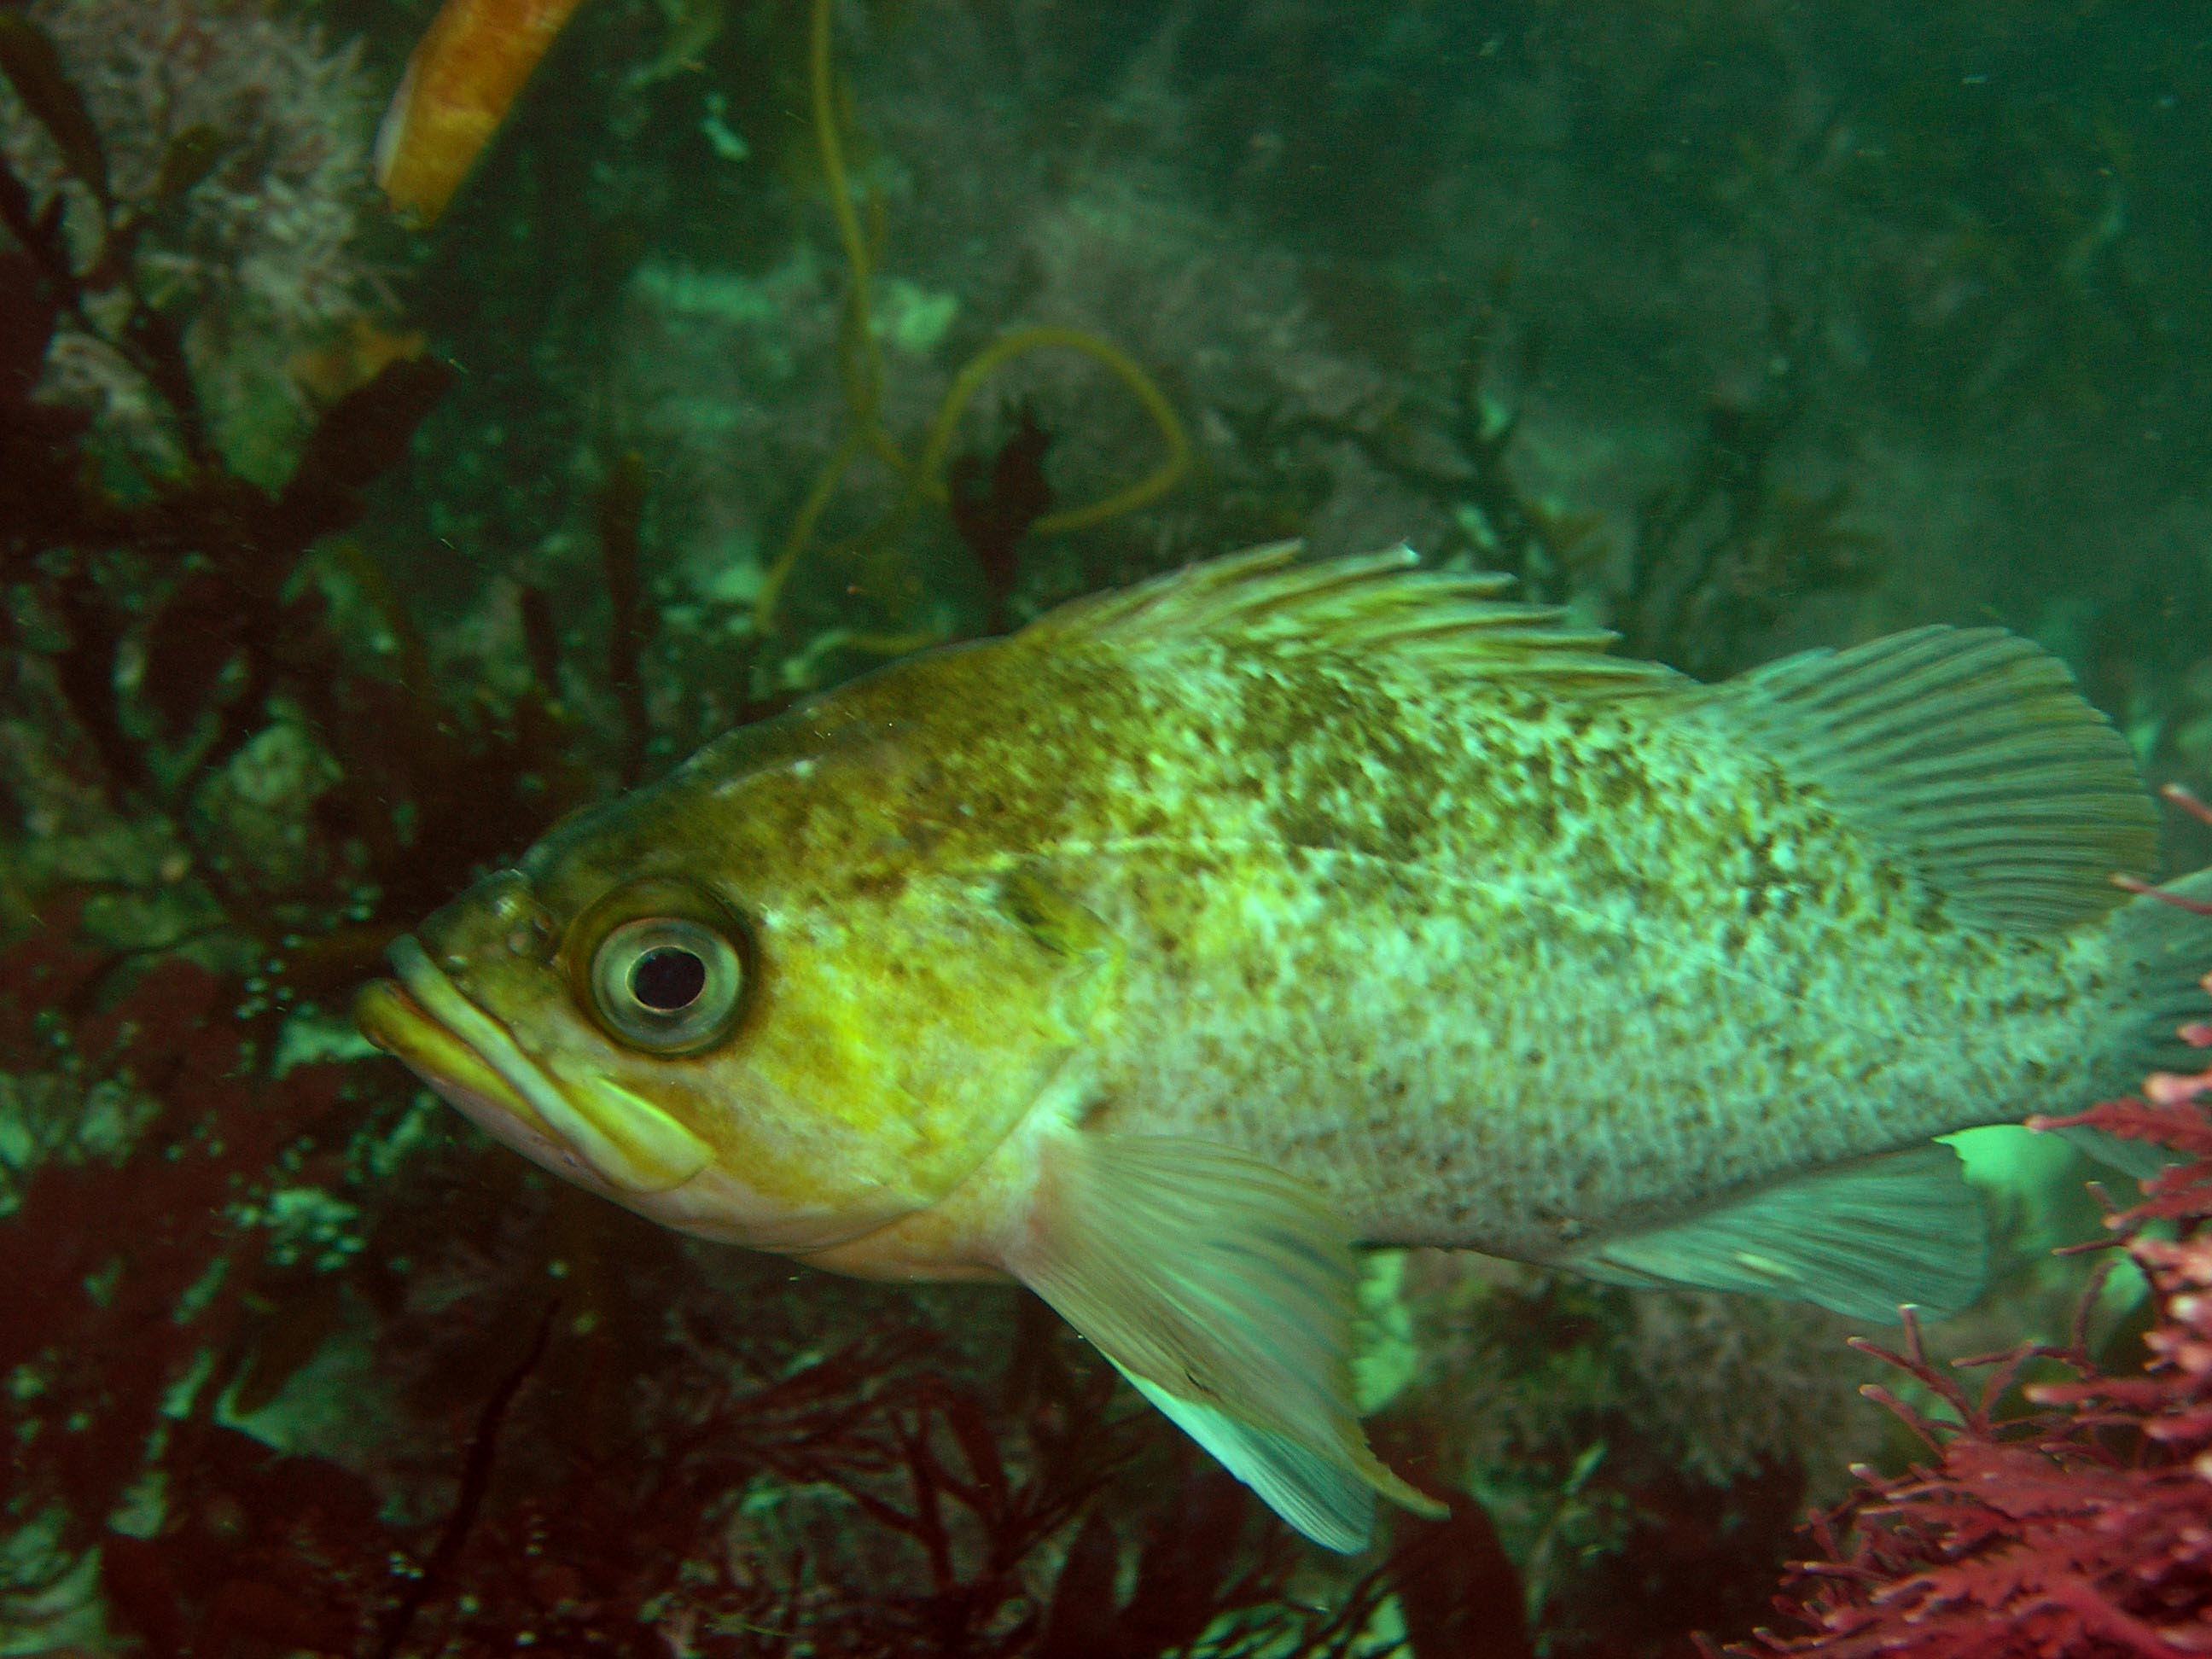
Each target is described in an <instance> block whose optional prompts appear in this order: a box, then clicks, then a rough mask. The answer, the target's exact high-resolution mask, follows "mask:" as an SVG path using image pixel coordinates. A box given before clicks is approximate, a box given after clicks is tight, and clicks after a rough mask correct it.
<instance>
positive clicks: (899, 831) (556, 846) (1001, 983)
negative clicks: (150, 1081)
mask: <svg viewBox="0 0 2212 1659" xmlns="http://www.w3.org/2000/svg"><path fill="white" fill-rule="evenodd" d="M774 724H776V725H782V724H783V723H782V722H778V723H774ZM802 724H803V723H802ZM807 735H808V734H807V733H806V732H805V731H804V730H801V731H799V732H793V730H791V729H790V728H789V727H788V726H786V727H785V729H783V730H782V731H781V732H776V731H770V732H767V733H765V734H763V733H761V732H759V731H758V730H757V728H749V729H748V732H746V733H739V734H736V737H735V738H733V739H725V740H723V742H722V743H720V744H716V745H711V746H710V747H709V748H708V750H704V751H702V754H701V755H699V756H698V757H695V758H694V760H693V761H692V762H691V763H689V764H687V766H686V767H684V769H680V770H679V771H678V773H677V774H675V775H672V776H671V778H669V779H668V780H665V781H664V782H662V783H661V784H659V785H656V786H653V787H648V788H646V789H643V790H640V791H637V792H635V793H633V794H631V795H629V796H628V797H626V798H624V799H622V800H620V801H617V802H616V803H615V804H613V805H611V806H609V807H606V808H603V809H601V810H600V811H598V812H596V813H593V814H591V815H588V816H586V817H582V818H580V819H579V820H576V821H574V822H573V823H569V824H568V825H566V826H563V827H561V828H559V829H556V831H555V832H554V833H553V834H552V835H550V836H548V837H547V838H546V839H545V840H544V842H541V843H540V844H539V845H538V846H537V847H536V848H532V850H531V852H530V853H529V854H526V856H525V857H524V858H523V859H522V860H520V863H519V864H518V865H517V866H515V867H514V868H512V869H507V870H502V871H501V872H497V873H496V874H494V875H492V876H490V877H489V878H487V879H485V880H483V881H482V882H481V883H479V884H477V886H476V887H475V888H474V889H472V890H470V891H469V892H467V893H466V894H465V895H464V896H462V897H460V898H459V899H458V900H456V901H455V902H453V903H452V904H449V905H448V906H447V907H446V908H444V909H442V910H440V911H439V912H437V913H436V914H435V915H432V916H431V917H430V918H429V919H428V921H425V922H423V923H422V926H421V927H419V928H418V929H417V930H416V933H415V934H414V935H412V936H411V937H410V938H406V939H401V940H400V941H399V942H398V944H397V945H394V946H393V948H392V953H391V959H392V968H393V975H392V978H391V979H388V980H383V981H377V982H376V983H374V984H373V985H371V986H369V987H367V988H366V989H365V990H364V991H363V992H362V994H361V996H360V999H359V1000H358V1002H357V1004H356V1019H357V1021H358V1023H359V1024H360V1026H361V1028H362V1030H363V1031H364V1032H365V1033H366V1034H367V1035H368V1036H369V1038H370V1039H371V1040H372V1041H373V1042H376V1043H377V1044H378V1045H379V1046H380V1047H381V1048H385V1049H386V1050H388V1051H389V1052H391V1053H392V1054H395V1055H397V1056H398V1058H399V1059H401V1060H404V1061H405V1062H406V1063H407V1064H408V1065H409V1066H410V1067H412V1068H413V1069H414V1070H415V1071H416V1073H418V1074H419V1075H420V1076H422V1078H423V1079H425V1080H426V1081H427V1082H428V1083H429V1084H430V1085H431V1086H432V1087H434V1088H435V1089H436V1090H437V1091H439V1092H440V1093H441V1094H442V1095H443V1096H444V1097H446V1098H447V1100H448V1101H450V1102H451V1103H453V1105H455V1106H457V1107H458V1108H459V1109H461V1110H462V1111H463V1112H465V1114H467V1115H469V1116H470V1117H471V1118H472V1119H474V1120H475V1121H477V1123H478V1124H479V1125H481V1126H482V1127H483V1128H485V1129H486V1130H487V1131H489V1133H491V1134H492V1135H494V1136H495V1138H497V1139H500V1140H502V1141H504V1142H505V1143H506V1144H507V1145H508V1146H512V1147H513V1148H514V1149H515V1150H517V1151H519V1152H522V1153H523V1154H524V1155H525V1156H526V1157H529V1158H533V1159H535V1160H536V1161H537V1162H538V1163H539V1164H543V1165H544V1166H545V1167H546V1168H547V1169H549V1170H553V1171H555V1172H556V1173H557V1174H560V1175H562V1176H565V1177H567V1178H568V1179H569V1180H571V1181H573V1182H576V1183H577V1184H578V1185H580V1186H582V1187H585V1188H589V1189H590V1190H592V1191H594V1192H597V1193H599V1194H604V1195H605V1196H607V1197H610V1198H611V1199H614V1200H617V1201H618V1202H620V1203H622V1204H624V1205H626V1206H629V1207H630V1208H632V1209H635V1210H637V1211H639V1212H642V1213H644V1214H646V1215H648V1216H651V1217H653V1218H655V1219H657V1220H659V1221H662V1222H664V1223H665V1224H667V1225H671V1226H674V1227H677V1228H678V1229H681V1230H682V1231H687V1232H691V1233H695V1234H697V1235H700V1236H702V1237H711V1238H717V1239H722V1240H726V1241H729V1242H732V1243H741V1244H745V1245H749V1246H751V1247H754V1248H757V1249H770V1250H778V1251H784V1252H789V1253H793V1254H806V1253H811V1252H816V1251H820V1250H823V1249H830V1248H833V1247H836V1246H840V1245H843V1244H846V1243H849V1242H850V1241H852V1240H854V1239H857V1238H861V1237H865V1236H866V1234H868V1233H870V1232H872V1231H876V1230H878V1229H882V1228H884V1227H887V1226H889V1225H891V1224H893V1223H895V1222H897V1221H899V1220H901V1219H902V1218H905V1217H908V1216H910V1215H912V1214H914V1213H915V1212H918V1211H921V1210H925V1209H928V1208H930V1207H931V1206H934V1205H937V1204H939V1202H940V1201H941V1200H943V1199H945V1197H946V1196H947V1195H948V1194H951V1192H952V1191H953V1190H954V1189H955V1188H958V1187H959V1186H960V1184H961V1183H962V1182H963V1181H965V1180H967V1179H968V1177H969V1176H970V1175H971V1174H973V1173H974V1172H975V1170H977V1169H978V1168H979V1167H980V1166H981V1165H982V1164H983V1163H984V1162H985V1160H986V1159H987V1158H988V1157H989V1156H990V1154H991V1153H992V1152H993V1151H994V1149H995V1148H997V1147H998V1146H999V1145H1000V1143H1001V1142H1002V1141H1003V1140H1005V1139H1006V1137H1007V1135H1008V1134H1009V1133H1011V1132H1012V1129H1013V1128H1014V1127H1015V1126H1016V1125H1017V1124H1018V1122H1020V1121H1021V1120H1022V1119H1023V1118H1024V1116H1025V1115H1028V1114H1030V1113H1031V1112H1033V1111H1035V1110H1036V1109H1037V1108H1038V1107H1039V1106H1040V1104H1042V1103H1045V1102H1046V1101H1048V1099H1050V1098H1051V1097H1053V1096H1054V1093H1055V1091H1061V1090H1064V1089H1066V1088H1067V1087H1069V1086H1071V1085H1070V1084H1069V1077H1070V1073H1071V1066H1070V1061H1071V1060H1072V1059H1073V1058H1074V1057H1075V1056H1077V1055H1078V1054H1079V1052H1080V1051H1081V1050H1082V1048H1083V1047H1084V1043H1085V1035H1086V1032H1087V1030H1089V1028H1090V1027H1091V1024H1094V1023H1095V1020H1096V1018H1097V1015H1098V1011H1099V1009H1100V1007H1101V1002H1102V999H1101V997H1100V995H1099V993H1100V992H1101V991H1102V990H1103V989H1104V988H1105V987H1106V985H1107V983H1108V981H1110V979H1111V977H1112V975H1113V970H1114V967H1115V963H1114V962H1113V960H1112V957H1111V952H1110V951H1103V950H1101V949H1097V948H1092V947H1093V946H1094V945H1096V943H1097V942H1096V941H1095V940H1093V939H1090V938H1088V937H1087V935H1086V934H1085V930H1084V927H1083V926H1082V924H1081V921H1080V918H1081V917H1083V916H1085V915H1087V913H1085V912H1081V911H1080V910H1079V909H1077V910H1070V909H1069V908H1067V907H1066V906H1063V905H1060V904H1059V903H1058V902H1056V899H1055V897H1054V895H1053V894H1051V893H1050V892H1049V891H1048V890H1040V889H1039V888H1038V885H1037V884H1036V883H1035V882H1034V881H1033V880H1030V879H1028V878H1024V876H1023V875H1022V874H1021V872H1011V873H1010V872H1006V871H1004V870H982V871H979V870H978V869H976V868H975V867H974V866H973V863H972V860H971V861H969V863H966V864H963V862H962V861H960V860H940V859H937V858H933V856H932V855H931V848H932V845H933V838H932V837H931V836H927V835H926V834H919V833H917V831H916V825H917V823H921V822H922V821H924V820H926V819H927V817H929V815H930V813H931V812H932V811H935V810H936V809H935V808H934V807H933V806H931V805H929V804H928V803H927V801H924V800H921V799H916V797H915V788H916V787H917V786H916V785H915V781H914V780H915V778H916V777H917V776H921V777H924V778H926V777H927V775H929V774H930V773H931V771H932V769H931V768H930V767H929V766H928V765H927V763H926V760H925V761H918V760H917V758H916V756H915V753H914V751H913V748H912V745H911V744H910V743H908V741H907V740H906V739H904V738H902V737H901V736H899V735H898V734H897V733H896V732H893V733H890V734H888V735H886V734H884V733H883V732H880V731H878V732H876V733H875V734H874V735H873V736H872V737H866V738H860V739H859V740H855V738H854V733H853V732H851V731H850V730H849V729H848V730H847V731H846V732H844V733H843V734H842V736H838V737H836V738H835V740H832V741H826V742H822V743H814V742H810V741H808V740H807ZM923 787H924V792H925V793H926V785H925V786H923ZM1071 916H1074V917H1076V918H1078V920H1077V921H1075V922H1073V923H1071V921H1070V920H1069V918H1070V917H1071Z"/></svg>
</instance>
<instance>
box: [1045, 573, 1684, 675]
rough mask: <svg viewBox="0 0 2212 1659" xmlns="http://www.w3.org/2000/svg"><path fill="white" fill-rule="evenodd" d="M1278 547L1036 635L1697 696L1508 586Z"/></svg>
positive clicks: (1075, 615)
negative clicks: (1311, 656)
mask: <svg viewBox="0 0 2212 1659" xmlns="http://www.w3.org/2000/svg"><path fill="white" fill-rule="evenodd" d="M1300 551H1301V544H1299V543H1297V542H1277V543H1274V544H1272V545H1270V546H1267V547H1256V548H1254V549H1252V550H1250V551H1249V552H1244V553H1232V554H1230V555H1228V556H1226V557H1224V558H1218V559H1209V560H1206V561H1205V562H1202V563H1199V564H1194V565H1187V566H1185V567H1184V568H1182V569H1181V570H1176V571H1170V573H1169V574H1166V575H1164V576H1157V577H1154V578H1153V579H1152V580H1150V581H1147V582H1140V583H1139V584H1138V585H1137V586H1134V587H1129V588H1123V589H1121V590H1119V591H1117V592H1110V593H1100V594H1097V595H1094V596H1092V597H1091V598H1089V599H1079V600H1076V601H1075V602H1074V603H1073V604H1070V605H1062V606H1061V607H1060V609H1059V610H1057V611H1052V612H1050V613H1049V614H1048V615H1047V616H1044V617H1040V618H1039V619H1038V620H1037V621H1036V623H1033V624H1031V626H1030V629H1029V630H1028V631H1029V632H1030V634H1032V635H1036V636H1038V637H1042V638H1055V637H1056V638H1060V639H1068V640H1073V639H1079V638H1085V637H1088V638H1092V639H1106V640H1114V641H1123V642H1128V643H1159V642H1167V641H1176V640H1196V639H1205V640H1213V641H1223V642H1225V643H1229V644H1233V645H1247V646H1270V647H1299V646H1305V647H1311V648H1313V649H1315V650H1319V651H1327V652H1330V653H1336V654H1340V655H1343V656H1347V657H1353V658H1359V659H1376V658H1381V657H1386V656H1387V657H1388V658H1389V659H1391V660H1394V661H1396V662H1401V663H1407V664H1411V665H1418V666H1419V667H1420V668H1422V669H1424V670H1425V671H1429V672H1431V673H1434V674H1437V675H1439V676H1441V677H1444V678H1485V679H1506V678H1523V677H1529V676H1541V677H1542V678H1546V679H1548V680H1551V681H1553V682H1558V681H1560V680H1566V681H1571V682H1574V683H1576V684H1580V685H1583V686H1584V687H1587V688H1589V689H1595V690H1607V691H1612V692H1619V693H1629V692H1649V691H1655V690H1670V689H1674V688H1679V687H1682V686H1685V685H1686V684H1688V682H1686V680H1684V679H1683V678H1682V677H1681V676H1680V675H1679V674H1676V673H1675V672H1674V671H1673V670H1671V669H1668V668H1665V667H1662V666H1661V665H1659V664H1657V663H1649V662H1637V661H1633V660H1632V659H1627V658H1623V657H1615V656H1613V655H1611V654H1609V647H1611V645H1612V643H1613V638H1614V636H1613V635H1611V634H1609V633H1607V632H1605V631H1604V630H1603V629H1591V628H1583V627H1577V626H1576V625H1575V624H1573V623H1571V622H1570V621H1569V620H1568V618H1567V615H1566V613H1565V611H1560V610H1559V609H1557V608H1556V607H1553V606H1549V605H1522V604H1519V603H1516V602H1515V601H1512V600H1510V599H1504V598H1502V597H1500V596H1501V595H1503V594H1504V592H1506V591H1507V590H1508V589H1510V587H1511V586H1513V579H1512V578H1511V577H1510V576H1501V575H1495V574H1483V575H1448V574H1443V573H1442V572H1439V571H1432V570H1421V569H1419V568H1416V567H1417V566H1418V565H1419V555H1418V554H1416V553H1415V552H1414V551H1413V549H1412V548H1410V547H1407V546H1405V545H1403V544H1401V545H1399V546H1397V547H1394V548H1391V549H1389V550H1388V551H1386V552H1382V553H1369V554H1364V555H1360V556H1354V557H1349V558H1338V559H1321V560H1316V561H1313V562H1300V560H1299V557H1298V555H1299V553H1300Z"/></svg>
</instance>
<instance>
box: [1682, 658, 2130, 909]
mask: <svg viewBox="0 0 2212 1659" xmlns="http://www.w3.org/2000/svg"><path fill="white" fill-rule="evenodd" d="M1711 697H1712V701H1711V705H1710V706H1711V709H1712V710H1713V712H1714V714H1716V715H1717V717H1718V718H1719V719H1720V720H1723V721H1724V722H1725V723H1726V724H1727V725H1728V726H1729V728H1730V729H1732V730H1734V731H1736V732H1741V733H1742V734H1743V735H1745V736H1747V737H1749V738H1752V739H1753V741H1754V742H1756V743H1757V744H1759V745H1760V747H1762V748H1763V749H1765V751H1766V752H1767V753H1769V754H1770V755H1771V756H1773V757H1775V758H1776V759H1777V760H1778V761H1779V762H1781V763H1782V764H1783V765H1784V767H1785V768H1787V769H1790V771H1791V772H1792V773H1793V774H1795V775H1797V776H1798V777H1799V778H1801V779H1802V780H1803V781H1807V782H1810V783H1812V784H1814V785H1815V786H1816V787H1819V788H1820V789H1821V790H1822V791H1823V792H1825V793H1826V794H1828V795H1829V796H1830V797H1831V798H1832V799H1833V800H1834V802H1835V804H1836V806H1837V808H1838V811H1841V812H1842V813H1843V814H1844V816H1845V817H1847V818H1849V819H1850V821H1851V823H1853V824H1854V825H1856V826H1857V828H1859V829H1861V830H1862V831H1863V833H1864V834H1866V835H1868V836H1873V837H1875V838H1876V839H1878V840H1879V841H1880V842H1881V843H1882V844H1883V845H1884V846H1885V847H1887V848H1889V849H1890V850H1891V851H1892V852H1893V853H1894V854H1896V855H1898V856H1899V857H1900V858H1902V859H1904V860H1907V861H1908V862H1909V863H1910V864H1911V866H1912V867H1913V868H1914V869H1915V871H1916V872H1917V873H1918V874H1919V875H1920V876H1921V878H1923V880H1925V881H1926V882H1927V883H1928V884H1929V886H1930V887H1932V888H1934V889H1935V890H1936V891H1937V892H1939V893H1941V894H1942V895H1943V896H1945V897H1946V898H1948V900H1950V901H1951V902H1952V904H1953V906H1954V908H1955V911H1956V913H1957V915H1959V916H1960V919H1961V920H1963V921H1967V922H1970V923H1972V924H1974V925H1978V926H1981V927H1990V928H1993V929H2000V930H2022V931H2039V930H2043V929H2051V928H2059V927H2070V926H2072V925H2073V924H2074V923H2075V922H2079V921H2087V920H2088V919H2089V918H2091V917H2093V916H2098V915H2103V914H2105V913H2106V911H2108V910H2110V909H2112V908H2113V907H2114V905H2116V904H2117V903H2118V902H2119V898H2120V895H2119V894H2118V891H2117V890H2115V889H2114V888H2113V886H2112V883H2111V880H2110V878H2111V876H2112V873H2113V872H2115V871H2124V872H2130V873H2136V874H2140V873H2142V872H2145V871H2146V870H2148V868H2149V867H2150V865H2151V863H2152V861H2153V860H2154V857H2155V855H2156V850H2157V841H2158V826H2157V822H2156V819H2155V817H2154V815H2153V812H2152V811H2151V805H2150V800H2149V798H2148V795H2147V794H2146V793H2144V790H2143V787H2142V782H2141V781H2140V780H2139V779H2138V777H2137V776H2136V766H2135V758H2134V757H2133V756H2132V755H2131V754H2130V752H2129V750H2128V745H2127V740H2126V739H2125V738H2123V737H2122V736H2121V735H2120V734H2119V733H2118V732H2117V731H2115V730H2113V728H2112V725H2111V723H2110V722H2109V721H2107V720H2106V719H2105V717H2104V716H2103V715H2101V714H2099V713H2098V712H2097V711H2096V710H2095V709H2093V708H2091V707H2090V706H2089V705H2088V703H2087V702H2085V701H2084V700H2083V698H2082V696H2081V693H2080V692H2079V691H2078V690H2075V685H2074V681H2073V678H2072V676H2070V675H2069V673H2068V672H2067V671H2066V666H2065V665H2064V664H2063V663H2061V662H2060V661H2059V660H2058V659H2057V658H2056V657H2054V656H2052V655H2051V653H2049V652H2047V651H2045V650H2044V649H2042V648H2041V647H2039V646H2037V645H2034V644H2033V643H2031V642H2030V641H2027V640H2023V639H2021V638H2020V637H2019V636H2017V635H2012V634H2008V633H2006V632H2004V631H2003V630H2002V629H1995V628H1972V629H1960V628H1942V627H1936V628H1919V629H1913V630H1911V632H1909V633H1904V634H1893V635H1890V636H1888V637H1887V638H1886V639H1879V640H1874V641H1869V643H1867V644H1865V645H1859V646H1854V647H1851V648H1850V649H1849V650H1847V651H1808V652H1806V653H1803V654H1802V655H1801V656H1795V657H1785V658H1784V659H1782V660H1781V661H1779V662H1774V663H1769V664H1767V665H1765V667H1763V668H1755V669H1753V670H1752V671H1751V672H1749V673H1747V674H1744V675H1741V676H1739V677H1738V678H1735V679H1733V680H1730V681H1729V682H1728V683H1727V684H1725V685H1721V686H1717V687H1716V688H1715V689H1714V690H1713V692H1712V693H1711Z"/></svg>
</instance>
